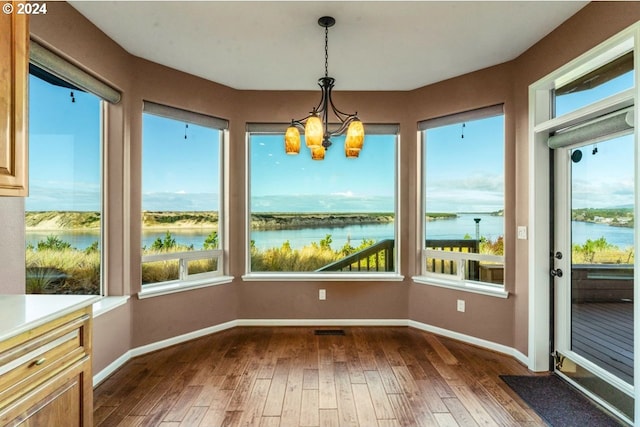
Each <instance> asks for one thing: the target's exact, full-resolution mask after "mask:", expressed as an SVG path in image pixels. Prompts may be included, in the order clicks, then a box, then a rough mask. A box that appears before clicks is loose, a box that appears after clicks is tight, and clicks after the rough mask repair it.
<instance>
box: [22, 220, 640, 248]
mask: <svg viewBox="0 0 640 427" xmlns="http://www.w3.org/2000/svg"><path fill="white" fill-rule="evenodd" d="M474 218H480V219H481V220H480V225H479V231H480V235H481V236H484V237H486V238H488V239H490V240H495V239H496V238H497V237H498V236H502V235H504V232H503V224H504V219H503V217H500V216H491V215H483V214H480V215H478V214H461V215H459V216H458V217H457V218H455V219H447V220H437V221H430V222H428V223H427V236H428V237H429V238H430V239H462V238H464V237H465V234H468V235H469V236H470V237H471V238H475V234H476V228H475V227H476V224H475V222H474V220H473V219H474ZM210 232H211V231H210V230H175V231H174V230H172V231H171V235H172V237H173V238H174V239H175V240H176V243H178V244H180V245H185V246H190V245H193V247H194V248H195V249H200V248H202V245H203V243H204V240H205V239H206V237H207V236H208V235H209V233H210ZM572 232H573V242H574V243H584V242H585V241H586V240H587V239H591V240H595V239H599V238H600V237H604V238H605V239H607V242H609V243H611V244H613V245H616V246H618V247H620V248H621V249H624V248H627V247H629V246H633V229H632V228H623V227H611V226H608V225H606V224H594V223H588V222H575V221H574V222H573V223H572ZM327 234H330V235H331V239H332V243H331V247H332V248H333V249H340V248H341V247H342V246H344V244H345V243H346V242H347V240H348V239H349V240H350V244H351V246H353V247H358V246H359V245H360V243H361V242H362V240H363V239H371V240H374V241H379V240H382V239H393V236H394V224H393V223H389V224H372V225H348V226H345V227H326V228H324V227H323V228H303V229H297V230H262V231H252V232H251V240H254V241H255V245H256V247H257V248H259V249H267V248H272V247H280V246H282V244H283V243H284V242H285V241H286V240H289V244H290V245H291V247H292V248H294V249H299V248H302V247H303V246H307V245H309V244H310V243H311V242H320V240H321V239H324V238H325V236H326V235H327ZM51 235H56V236H58V238H60V239H62V240H64V241H66V242H69V243H70V244H71V246H72V247H75V248H77V249H85V248H87V247H88V246H90V245H91V244H92V243H93V242H94V241H97V240H98V239H99V233H98V232H97V231H84V232H68V231H65V232H52V231H45V232H42V231H27V239H26V240H27V244H32V245H34V246H37V244H38V242H39V241H41V240H46V239H47V237H48V236H51ZM164 236H165V232H164V231H153V232H144V233H143V236H142V245H143V246H146V247H151V245H152V244H153V242H154V241H155V240H156V239H157V238H160V239H162V238H164Z"/></svg>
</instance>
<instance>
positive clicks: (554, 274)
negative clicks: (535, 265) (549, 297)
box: [549, 268, 562, 277]
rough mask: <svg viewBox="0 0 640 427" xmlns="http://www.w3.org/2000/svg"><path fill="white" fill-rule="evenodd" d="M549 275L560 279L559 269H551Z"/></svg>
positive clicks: (560, 272)
mask: <svg viewBox="0 0 640 427" xmlns="http://www.w3.org/2000/svg"><path fill="white" fill-rule="evenodd" d="M549 274H551V275H552V276H553V277H562V270H561V269H559V268H556V269H553V268H552V269H551V271H550V272H549Z"/></svg>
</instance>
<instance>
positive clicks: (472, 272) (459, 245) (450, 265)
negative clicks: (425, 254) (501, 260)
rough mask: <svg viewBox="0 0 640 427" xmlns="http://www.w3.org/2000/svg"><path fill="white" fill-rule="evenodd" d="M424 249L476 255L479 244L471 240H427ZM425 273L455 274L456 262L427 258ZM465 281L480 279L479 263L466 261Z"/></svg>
mask: <svg viewBox="0 0 640 427" xmlns="http://www.w3.org/2000/svg"><path fill="white" fill-rule="evenodd" d="M425 248H426V249H430V250H438V251H446V252H464V253H478V252H479V249H480V242H479V241H478V240H472V239H427V240H426V241H425ZM426 262H427V271H430V272H432V273H440V274H456V271H457V261H456V260H453V259H440V258H437V257H433V258H427V259H426ZM465 263H466V265H465V271H466V272H467V277H466V279H469V280H479V279H480V262H479V261H472V260H466V261H465Z"/></svg>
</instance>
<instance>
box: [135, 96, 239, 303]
mask: <svg viewBox="0 0 640 427" xmlns="http://www.w3.org/2000/svg"><path fill="white" fill-rule="evenodd" d="M142 125H143V138H142V213H141V221H142V241H141V245H142V289H143V292H145V291H150V292H153V291H154V289H156V290H157V289H158V288H159V287H163V286H166V285H169V286H172V287H175V286H182V285H185V286H194V285H199V284H207V283H211V282H212V281H215V280H216V278H217V277H219V276H222V274H223V258H222V256H223V250H222V248H223V246H222V239H223V238H224V236H223V235H222V234H223V233H222V230H223V227H221V223H222V217H221V206H222V176H223V175H222V149H223V145H224V144H223V141H224V138H225V133H226V129H227V122H226V121H224V120H221V119H217V118H214V117H209V116H204V115H201V114H196V113H191V112H188V111H184V110H180V109H176V108H171V107H167V106H163V105H159V104H155V103H151V102H145V103H144V113H143V124H142Z"/></svg>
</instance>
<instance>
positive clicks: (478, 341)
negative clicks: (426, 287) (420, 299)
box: [408, 320, 529, 366]
mask: <svg viewBox="0 0 640 427" xmlns="http://www.w3.org/2000/svg"><path fill="white" fill-rule="evenodd" d="M408 325H409V326H410V327H412V328H416V329H420V330H422V331H426V332H431V333H433V334H436V335H442V336H443V337H447V338H453V339H455V340H458V341H462V342H465V343H467V344H473V345H475V346H478V347H482V348H486V349H487V350H493V351H497V352H498V353H502V354H506V355H508V356H511V357H513V358H515V359H516V360H518V361H519V362H520V363H522V364H523V365H525V366H529V358H528V357H527V356H525V355H524V354H522V353H521V352H520V351H519V350H516V349H515V348H513V347H509V346H506V345H503V344H498V343H495V342H493V341H488V340H484V339H482V338H476V337H473V336H471V335H465V334H462V333H460V332H456V331H451V330H449V329H443V328H439V327H438V326H432V325H427V324H426V323H420V322H416V321H415V320H409V321H408Z"/></svg>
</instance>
